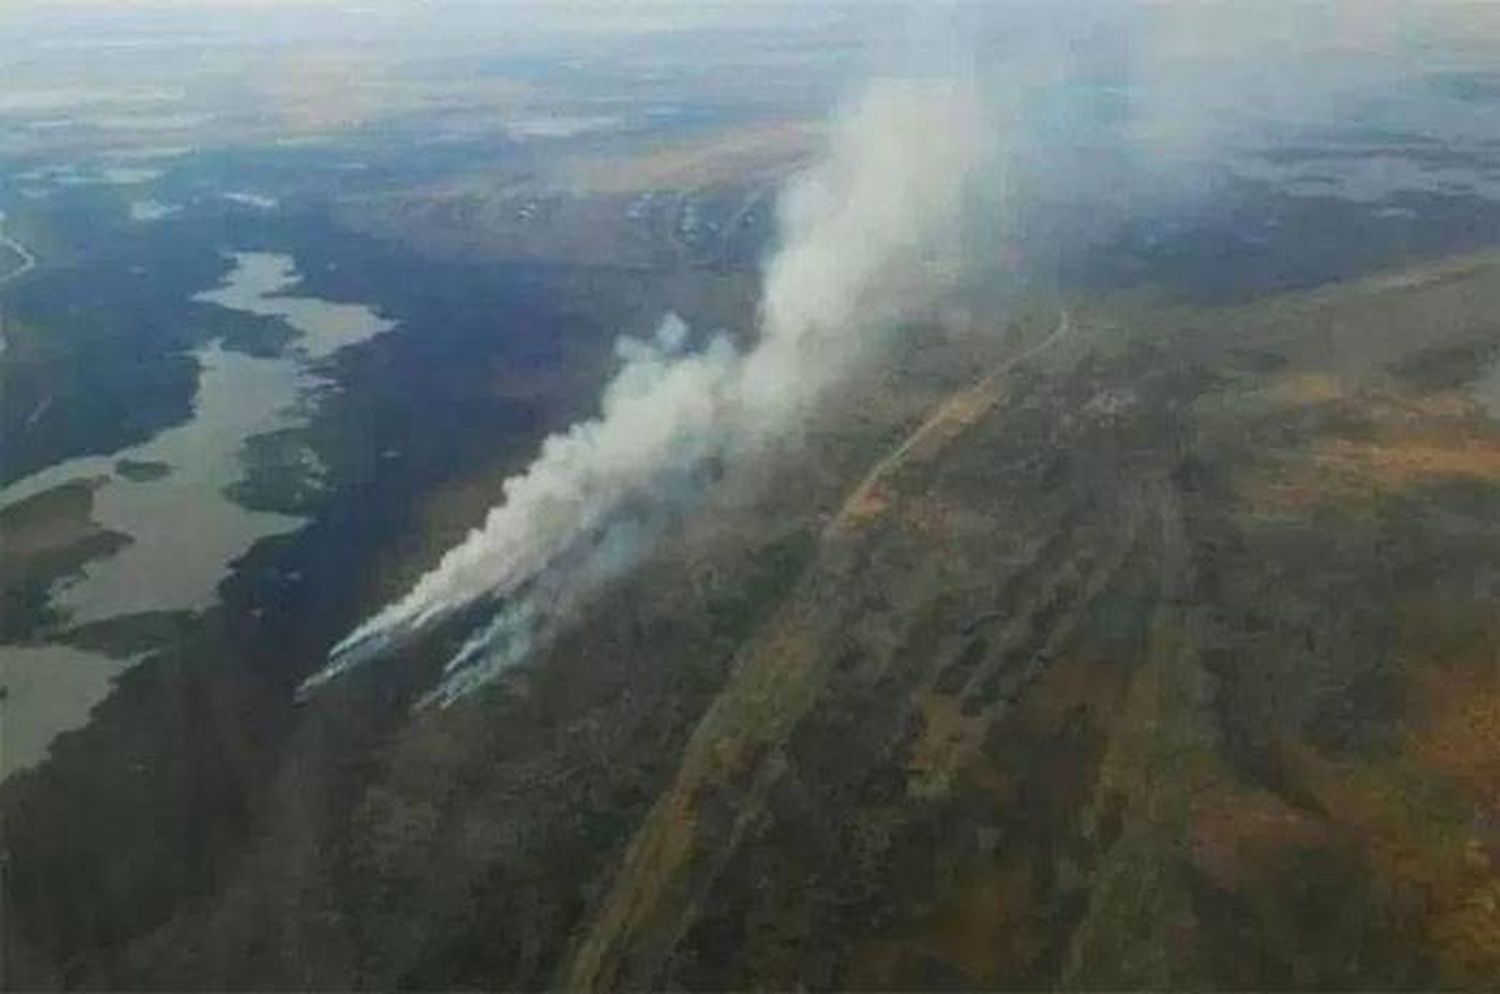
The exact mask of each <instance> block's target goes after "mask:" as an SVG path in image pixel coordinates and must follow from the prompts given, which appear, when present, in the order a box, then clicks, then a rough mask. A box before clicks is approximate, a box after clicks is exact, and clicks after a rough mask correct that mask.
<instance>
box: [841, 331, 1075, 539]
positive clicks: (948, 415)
mask: <svg viewBox="0 0 1500 994" xmlns="http://www.w3.org/2000/svg"><path fill="white" fill-rule="evenodd" d="M1072 332H1073V315H1072V313H1071V312H1069V311H1068V310H1067V308H1063V309H1062V310H1060V311H1059V312H1058V316H1057V327H1055V328H1053V329H1052V333H1051V334H1049V335H1048V336H1047V337H1046V338H1044V339H1042V340H1041V341H1040V342H1037V343H1036V344H1035V345H1032V346H1031V347H1029V348H1027V349H1025V350H1023V351H1022V352H1021V353H1020V354H1019V355H1015V356H1012V357H1011V358H1009V359H1007V360H1006V361H1005V362H1003V363H1001V364H1000V365H999V366H997V367H996V368H994V369H992V370H991V371H990V372H989V373H988V374H986V375H985V377H984V378H983V379H981V380H980V381H979V382H978V383H975V384H974V385H973V386H969V387H965V388H963V389H962V390H959V391H957V392H955V393H954V394H952V395H951V396H949V397H948V398H947V399H946V400H944V401H943V402H942V403H941V404H939V405H938V406H937V408H936V409H935V410H934V411H933V412H932V414H930V415H928V417H927V419H926V420H924V421H923V422H922V423H921V424H920V425H918V426H917V428H916V430H915V431H913V432H912V433H911V434H909V435H907V436H906V438H905V439H904V440H903V441H902V442H901V444H900V445H898V446H897V447H896V448H894V449H892V450H891V451H890V452H888V453H886V455H885V456H883V457H882V458H881V459H880V460H879V461H878V462H877V463H875V465H874V466H872V467H871V468H870V471H869V472H868V473H866V474H865V477H864V479H862V480H860V482H859V485H858V486H856V487H855V488H854V490H853V491H851V492H850V495H849V498H848V500H846V501H845V502H844V504H843V506H842V507H841V508H840V509H839V513H838V514H837V515H835V516H834V519H833V521H832V522H831V523H830V525H829V527H828V529H827V530H825V532H824V537H825V538H827V537H829V536H830V535H831V534H835V533H837V532H839V531H842V530H847V529H848V528H850V527H851V526H854V525H857V524H859V523H860V522H861V521H863V520H865V519H866V518H867V517H871V516H873V515H874V514H878V513H879V511H880V510H881V509H882V508H883V507H884V503H885V502H884V500H883V499H882V498H881V496H880V488H881V484H882V482H883V481H884V480H886V479H887V478H889V477H890V476H891V474H892V473H894V472H895V471H896V470H898V469H900V468H901V466H902V464H903V463H904V462H905V461H906V460H907V458H908V457H909V456H910V455H911V454H912V453H913V452H914V451H916V450H917V449H918V448H919V447H921V446H923V445H926V444H928V443H938V444H941V443H942V442H945V441H947V440H948V439H950V438H952V437H953V436H955V435H957V434H958V433H959V432H961V431H962V430H963V429H964V428H966V427H968V426H969V425H971V424H973V423H974V422H975V421H976V420H978V419H979V417H980V416H981V415H983V414H984V413H985V412H986V411H988V410H989V409H990V408H991V407H992V406H993V405H994V403H995V402H996V401H997V400H998V399H999V393H998V387H999V384H1000V381H1001V379H1003V378H1004V377H1005V376H1006V375H1007V374H1009V373H1010V372H1011V371H1012V370H1014V369H1015V368H1016V367H1017V366H1019V365H1021V363H1023V362H1026V361H1027V360H1028V359H1032V358H1034V357H1036V356H1038V355H1040V354H1041V353H1043V352H1045V351H1047V350H1048V349H1050V348H1052V347H1053V346H1055V345H1056V344H1057V343H1058V342H1060V341H1062V340H1063V339H1064V338H1066V337H1067V336H1068V335H1070V334H1072Z"/></svg>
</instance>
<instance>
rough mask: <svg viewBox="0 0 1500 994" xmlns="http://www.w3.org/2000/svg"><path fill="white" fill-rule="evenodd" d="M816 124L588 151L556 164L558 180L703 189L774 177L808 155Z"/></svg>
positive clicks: (604, 189)
mask: <svg viewBox="0 0 1500 994" xmlns="http://www.w3.org/2000/svg"><path fill="white" fill-rule="evenodd" d="M822 137H823V128H822V127H821V126H820V125H817V124H813V123H810V122H807V121H778V122H774V123H770V124H762V125H758V126H755V127H746V128H739V129H736V130H734V131H731V132H726V133H721V134H716V135H713V136H710V137H708V138H704V139H699V140H697V141H694V142H690V143H686V144H681V145H672V146H668V147H665V148H656V149H652V150H650V151H645V152H641V153H638V154H633V155H622V156H610V157H589V158H579V159H574V160H571V161H569V162H567V163H565V164H563V165H562V166H561V167H559V176H560V178H561V182H562V185H564V186H566V187H568V188H571V189H574V190H577V191H580V192H586V193H596V194H609V193H638V192H639V193H643V192H646V191H649V190H683V189H702V188H704V187H709V186H718V185H723V184H728V183H740V182H745V181H747V180H753V179H757V178H763V177H764V178H774V177H776V176H779V175H781V174H782V173H785V172H786V171H787V170H788V169H789V168H791V167H794V166H796V165H797V164H799V163H801V162H803V161H805V160H806V159H808V158H809V157H810V156H811V155H812V154H813V153H814V152H816V150H817V148H818V145H819V143H820V142H821V140H822Z"/></svg>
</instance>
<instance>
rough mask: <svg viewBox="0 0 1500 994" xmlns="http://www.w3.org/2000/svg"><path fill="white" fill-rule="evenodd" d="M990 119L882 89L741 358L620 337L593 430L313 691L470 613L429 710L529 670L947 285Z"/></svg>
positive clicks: (788, 213)
mask: <svg viewBox="0 0 1500 994" xmlns="http://www.w3.org/2000/svg"><path fill="white" fill-rule="evenodd" d="M980 122H981V116H980V115H979V113H978V106H977V101H976V99H975V95H974V91H973V89H972V87H971V86H969V85H968V84H967V83H966V82H965V81H962V80H953V79H942V80H935V79H930V78H929V79H920V80H897V79H884V80H880V81H877V82H876V83H875V84H873V85H871V86H870V87H869V88H868V89H867V91H866V92H865V94H864V95H863V97H862V98H861V99H860V100H858V101H857V102H856V103H855V104H853V105H852V106H851V107H850V108H849V109H848V111H847V112H846V113H844V114H843V115H841V116H840V117H839V118H838V119H837V120H836V121H835V125H834V128H833V132H832V136H831V138H830V142H829V148H828V151H827V155H826V157H825V158H824V159H823V160H822V161H821V162H820V163H819V164H817V165H816V166H814V167H812V168H811V169H809V170H808V171H807V172H806V173H804V174H803V175H801V176H800V177H798V178H797V179H795V180H794V181H793V182H791V183H790V184H789V186H788V187H787V189H786V190H785V191H784V194H783V196H782V198H781V200H780V207H779V210H780V215H779V220H780V230H781V240H782V243H781V248H780V249H779V251H777V252H776V253H775V254H774V255H773V256H772V258H771V259H770V260H769V262H768V264H767V266H766V270H765V285H764V294H763V303H762V313H761V320H760V334H759V337H758V339H757V340H756V341H755V342H754V343H753V345H752V346H751V347H750V348H749V350H748V351H747V352H745V353H738V352H736V351H735V349H734V347H733V346H732V345H731V343H730V342H729V341H728V339H726V338H724V337H722V336H718V337H712V338H710V339H709V340H708V341H707V343H706V344H704V345H703V346H702V347H700V348H692V347H690V344H689V343H690V339H691V334H690V330H689V329H688V328H687V327H686V326H685V325H684V324H683V322H682V321H681V320H679V319H678V318H676V317H675V316H671V315H669V316H668V317H667V318H666V320H665V321H663V323H662V325H661V327H660V328H659V329H658V330H657V332H656V335H655V337H654V338H653V339H651V340H649V341H641V340H637V339H631V338H622V339H621V340H620V342H619V343H618V346H617V350H618V354H619V358H620V360H621V363H622V365H621V368H620V371H619V373H618V374H617V375H616V376H615V378H614V380H613V381H612V382H611V383H610V384H609V386H608V387H607V388H606V390H605V392H604V395H603V398H602V403H601V411H600V414H599V416H598V417H596V418H593V419H591V420H588V421H585V422H582V423H580V424H577V425H574V426H573V427H572V428H570V429H569V430H567V431H566V432H563V433H561V434H558V435H554V436H552V437H550V438H548V439H547V440H546V441H545V442H544V443H543V444H542V448H541V452H540V453H539V455H538V456H537V458H536V460H535V461H534V462H533V463H532V464H531V466H530V467H528V468H527V469H526V470H525V471H524V472H523V473H521V474H519V475H517V476H515V477H512V478H511V479H509V480H507V481H506V482H505V484H504V486H503V492H502V495H501V500H500V502H499V503H498V504H497V505H496V506H495V507H494V508H493V509H492V510H491V511H490V513H489V515H488V517H487V518H486V520H485V522H484V524H483V525H482V526H481V527H480V528H478V529H476V530H475V531H474V532H472V533H471V534H470V535H469V536H468V538H467V539H465V540H464V541H463V542H462V543H461V544H460V545H459V546H458V547H456V548H454V549H452V550H451V551H449V552H448V553H447V554H446V555H445V556H443V558H442V560H441V561H440V562H439V563H438V565H437V566H436V567H435V568H434V569H433V570H432V571H431V572H429V573H428V574H427V575H426V576H424V577H422V578H421V579H420V580H419V581H418V582H417V584H416V585H415V586H414V587H413V588H412V590H411V591H410V592H409V593H408V594H407V595H406V596H405V597H403V598H401V599H400V600H398V601H396V602H395V603H393V604H391V605H390V606H388V607H386V608H385V609H384V610H382V611H380V612H379V613H378V614H376V615H375V616H374V617H372V618H370V619H369V620H368V621H367V622H365V623H364V624H363V625H361V626H360V627H359V628H358V629H356V630H355V631H354V632H353V633H351V634H350V635H349V637H348V638H346V639H344V640H343V641H342V642H341V643H339V645H337V646H336V647H335V648H334V649H333V651H332V653H331V655H330V663H329V665H328V666H327V667H326V668H325V669H324V670H323V671H322V672H320V673H319V674H317V675H316V676H314V677H313V678H312V679H311V680H310V681H309V682H308V687H309V688H310V687H315V686H317V685H318V684H321V683H323V682H325V681H327V680H328V679H331V678H332V677H334V676H336V675H337V674H339V673H341V672H343V671H344V670H346V669H348V668H349V667H350V666H353V665H355V664H357V663H359V662H361V661H362V660H365V659H368V658H370V657H371V656H373V655H377V654H379V653H380V652H382V651H384V650H385V649H387V648H389V647H391V646H393V645H396V644H399V643H401V642H403V641H404V640H407V639H409V638H411V637H412V636H413V635H415V634H417V633H419V632H421V631H423V630H424V629H427V628H428V627H430V626H431V625H433V624H434V623H435V622H437V621H439V620H441V619H444V618H446V617H448V616H450V615H452V614H454V613H455V612H457V611H460V610H463V609H466V608H468V607H470V606H471V605H474V604H476V603H490V604H493V605H494V614H493V616H492V618H491V620H490V621H489V622H488V624H486V625H485V626H483V627H482V628H481V629H480V630H479V631H478V632H477V633H476V634H475V635H473V636H472V637H471V638H470V639H469V640H468V642H467V643H466V644H465V645H464V646H463V648H462V649H461V650H460V651H459V652H458V654H457V655H456V656H455V657H454V658H453V659H452V660H451V661H450V662H449V666H448V679H447V681H446V683H445V684H444V685H443V686H442V687H440V688H439V689H438V691H436V692H435V694H434V696H433V698H432V699H434V700H440V701H444V700H450V699H452V697H454V696H456V695H457V694H460V693H462V692H464V691H466V690H467V689H469V688H471V687H473V686H475V685H477V684H478V683H482V682H483V680H484V679H486V678H487V677H488V676H489V675H491V674H493V673H494V672H497V671H498V670H500V669H503V668H504V667H505V666H506V665H509V664H510V663H513V662H515V661H516V660H518V659H520V658H522V657H524V656H525V654H526V653H527V652H528V651H530V649H531V648H532V647H533V645H534V644H535V642H536V640H537V639H539V638H545V637H547V635H548V633H549V631H550V629H551V626H553V625H555V624H556V623H558V620H559V619H561V618H563V617H565V616H566V613H567V611H568V609H569V607H570V606H571V604H572V603H574V602H576V600H577V599H578V598H580V597H582V596H584V595H586V594H587V593H588V592H589V591H590V590H591V589H593V588H594V587H595V586H597V584H598V583H600V582H602V581H603V580H605V579H607V578H609V577H610V576H613V575H615V574H617V573H618V572H619V571H620V570H621V569H623V568H625V567H626V566H628V565H629V564H630V563H631V562H632V561H633V560H634V557H635V556H636V555H637V554H638V553H639V551H640V550H641V549H642V548H643V547H645V546H646V545H648V544H649V542H650V539H651V537H652V536H653V534H654V533H655V532H656V531H657V530H658V529H659V528H660V526H661V524H662V522H663V521H664V520H665V516H666V515H669V514H670V513H671V512H672V511H674V510H679V509H680V508H681V507H682V506H683V505H684V504H685V503H688V502H690V501H691V500H692V499H693V497H694V495H696V494H698V493H701V487H702V486H703V483H702V480H701V477H702V475H703V473H704V470H705V468H706V467H708V466H710V465H711V464H712V463H713V462H714V461H716V460H722V459H733V458H735V457H736V456H737V455H738V454H740V453H742V452H745V451H750V450H753V449H754V448H755V447H757V446H758V445H760V444H762V443H764V442H765V441H767V440H768V439H771V438H774V437H775V436H776V435H777V434H779V433H781V432H783V431H785V430H787V429H788V427H790V426H792V425H794V424H795V423H796V422H797V420H798V419H799V418H800V417H801V416H802V414H803V413H804V412H805V411H806V410H807V405H808V404H809V403H810V402H811V401H813V400H814V399H815V398H816V397H817V396H818V395H819V394H820V393H822V392H823V391H824V390H825V389H827V388H828V387H829V386H830V385H831V384H833V383H834V382H836V381H837V380H838V379H839V377H840V376H841V375H842V374H843V372H844V371H845V370H847V369H848V368H849V367H850V366H851V364H853V363H856V362H859V361H861V360H862V359H863V358H865V357H866V356H867V355H868V354H869V353H870V351H871V349H872V348H873V346H872V342H874V341H875V340H876V338H878V333H879V332H881V331H882V330H884V329H886V328H889V327H891V326H892V325H893V324H894V323H895V322H897V321H899V320H900V319H901V318H903V317H905V316H907V315H909V314H910V313H912V311H913V309H914V308H919V307H921V306H923V305H924V304H925V303H926V302H927V301H928V300H930V298H931V296H932V294H933V293H935V292H937V290H938V289H940V286H941V274H943V273H945V272H950V271H951V266H944V265H942V264H941V263H942V261H943V259H944V257H945V256H947V255H950V254H951V253H952V251H953V250H954V249H955V248H956V241H955V237H956V236H955V232H957V231H958V230H959V229H960V227H961V221H962V219H963V207H962V205H963V201H964V197H963V190H964V186H965V183H966V181H967V179H968V178H969V176H970V174H971V172H972V171H973V170H974V168H975V166H976V165H977V163H978V162H979V161H980V152H981V147H982V143H981V142H980V138H979V136H980V135H981V134H982V129H981V127H980Z"/></svg>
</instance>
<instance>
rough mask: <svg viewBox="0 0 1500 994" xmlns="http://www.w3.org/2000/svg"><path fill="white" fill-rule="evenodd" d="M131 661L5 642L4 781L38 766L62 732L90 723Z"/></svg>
mask: <svg viewBox="0 0 1500 994" xmlns="http://www.w3.org/2000/svg"><path fill="white" fill-rule="evenodd" d="M130 664H131V660H128V659H112V658H110V657H109V656H102V655H99V654H98V653H93V652H84V651H83V650H81V649H73V648H69V647H68V646H62V645H47V646H26V647H21V646H12V645H8V646H0V687H3V688H5V696H4V699H3V700H0V780H3V779H5V778H6V777H9V776H10V775H11V774H12V773H15V772H16V771H18V770H24V769H26V768H27V767H30V766H35V765H36V764H37V763H39V762H41V761H42V760H43V759H44V758H46V755H47V750H48V749H49V748H51V745H52V741H53V740H54V739H55V738H57V736H58V735H60V734H62V733H63V732H65V731H68V730H69V729H72V728H78V727H80V726H81V725H84V724H86V723H87V722H88V719H89V713H90V712H91V711H93V709H94V706H95V705H97V704H98V703H99V702H100V701H102V700H104V698H105V697H107V696H108V695H109V691H110V687H111V686H112V685H113V683H114V678H115V677H116V676H118V675H119V674H120V673H122V672H124V671H125V670H126V669H128V668H129V666H130Z"/></svg>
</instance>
